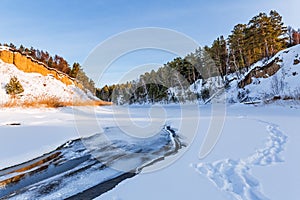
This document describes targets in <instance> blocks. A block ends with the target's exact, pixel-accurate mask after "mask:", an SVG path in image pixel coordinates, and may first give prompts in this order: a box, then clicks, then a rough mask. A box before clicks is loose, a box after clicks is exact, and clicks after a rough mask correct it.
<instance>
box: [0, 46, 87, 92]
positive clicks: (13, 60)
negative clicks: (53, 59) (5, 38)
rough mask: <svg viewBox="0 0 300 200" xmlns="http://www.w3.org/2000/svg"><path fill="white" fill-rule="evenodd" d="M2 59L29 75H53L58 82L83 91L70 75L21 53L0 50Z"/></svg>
mask: <svg viewBox="0 0 300 200" xmlns="http://www.w3.org/2000/svg"><path fill="white" fill-rule="evenodd" d="M0 59H1V60H2V61H3V62H5V63H8V64H14V65H15V66H16V67H17V68H18V69H19V70H21V71H23V72H28V73H34V72H35V73H40V74H42V75H43V76H47V75H52V76H53V77H54V78H56V79H57V80H59V81H61V82H63V83H64V84H66V85H67V86H68V85H76V86H77V87H79V88H81V89H82V86H81V84H78V83H77V82H76V81H75V80H74V79H72V78H71V77H69V76H68V75H66V74H64V73H62V72H59V71H57V70H55V69H51V68H48V67H47V66H46V65H45V64H43V63H41V62H38V61H36V60H34V59H32V58H31V57H29V56H26V55H23V54H21V53H19V52H14V51H12V50H9V49H4V50H3V49H2V50H0Z"/></svg>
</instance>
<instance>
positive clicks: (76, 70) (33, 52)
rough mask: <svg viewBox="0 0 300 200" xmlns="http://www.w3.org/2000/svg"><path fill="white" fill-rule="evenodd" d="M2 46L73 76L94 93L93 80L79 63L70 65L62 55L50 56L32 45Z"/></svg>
mask: <svg viewBox="0 0 300 200" xmlns="http://www.w3.org/2000/svg"><path fill="white" fill-rule="evenodd" d="M0 46H1V44H0ZM3 46H7V47H10V48H11V49H13V50H14V51H17V52H20V53H21V54H23V55H26V56H30V57H32V58H33V59H35V60H37V61H39V62H41V63H44V64H45V65H46V66H48V67H49V68H52V69H56V70H58V71H60V72H62V73H64V74H67V75H69V76H70V77H71V78H75V79H76V80H77V81H78V82H79V83H81V84H82V85H83V86H84V88H85V89H88V90H90V91H91V92H92V93H95V91H96V89H95V83H94V81H93V80H92V79H90V78H89V77H88V76H87V75H86V74H85V72H84V71H83V68H82V67H81V66H80V64H79V63H76V62H75V63H73V65H72V67H70V65H69V63H68V62H67V61H66V60H65V59H64V58H63V57H62V56H59V55H54V56H52V55H50V54H49V53H48V52H47V51H43V50H39V49H35V48H33V47H31V48H26V47H24V46H23V45H20V47H19V48H17V47H16V46H15V45H14V44H12V43H10V44H9V45H8V44H3Z"/></svg>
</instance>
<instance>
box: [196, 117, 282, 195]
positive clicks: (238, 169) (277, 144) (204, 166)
mask: <svg viewBox="0 0 300 200" xmlns="http://www.w3.org/2000/svg"><path fill="white" fill-rule="evenodd" d="M260 122H261V123H264V124H267V126H266V129H267V131H268V133H269V137H268V140H267V142H266V143H265V146H264V147H263V148H262V149H258V150H257V151H256V152H255V153H254V154H253V155H251V156H249V157H247V158H245V159H240V160H232V159H226V160H221V161H216V162H213V163H199V164H198V165H196V166H195V168H196V170H197V172H199V173H200V174H202V175H205V176H206V177H207V178H208V179H209V180H210V181H211V182H213V183H214V184H215V186H216V187H217V188H218V189H220V190H221V191H225V192H228V193H229V194H231V195H232V196H233V197H234V198H235V199H238V200H267V199H269V198H267V197H266V196H265V195H264V194H263V193H262V191H261V185H260V183H259V181H258V180H257V179H256V178H255V177H254V176H252V175H251V167H253V166H269V165H273V164H276V163H279V162H283V158H282V157H281V155H280V153H281V152H282V151H283V150H284V145H285V143H286V142H287V136H286V135H285V134H284V133H283V132H282V131H280V130H279V127H278V126H277V125H275V124H271V123H268V122H264V121H260Z"/></svg>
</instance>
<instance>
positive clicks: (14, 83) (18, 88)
mask: <svg viewBox="0 0 300 200" xmlns="http://www.w3.org/2000/svg"><path fill="white" fill-rule="evenodd" d="M5 91H6V93H7V94H9V95H12V96H13V97H14V96H15V95H17V94H21V93H22V92H24V89H23V86H22V85H21V83H20V82H19V80H18V78H17V77H16V76H14V77H12V78H10V81H9V83H7V84H6V85H5Z"/></svg>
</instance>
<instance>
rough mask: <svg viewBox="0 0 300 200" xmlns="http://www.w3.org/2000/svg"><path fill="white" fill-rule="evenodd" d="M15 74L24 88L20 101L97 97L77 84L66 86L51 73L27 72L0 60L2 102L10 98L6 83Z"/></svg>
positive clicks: (82, 99) (75, 99) (0, 101)
mask: <svg viewBox="0 0 300 200" xmlns="http://www.w3.org/2000/svg"><path fill="white" fill-rule="evenodd" d="M13 76H16V77H17V78H18V80H19V81H20V83H21V85H22V86H23V88H24V92H23V93H22V94H21V97H20V101H25V102H31V101H36V99H43V98H44V99H47V98H58V99H59V100H61V101H63V102H70V101H72V100H74V101H79V100H80V101H84V100H88V99H91V98H95V97H93V95H92V94H86V93H85V92H83V91H82V90H80V89H79V88H77V87H76V86H75V85H69V86H66V85H65V84H64V83H62V82H60V81H59V80H57V79H55V78H54V77H53V76H51V75H48V76H43V75H41V74H39V73H25V72H23V71H20V70H19V69H18V68H17V67H16V66H15V65H13V64H7V63H4V62H3V61H2V60H0V84H1V85H0V104H5V103H7V102H8V101H9V99H10V96H9V95H8V94H7V93H6V91H5V85H6V84H7V83H8V82H9V80H10V78H11V77H13Z"/></svg>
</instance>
